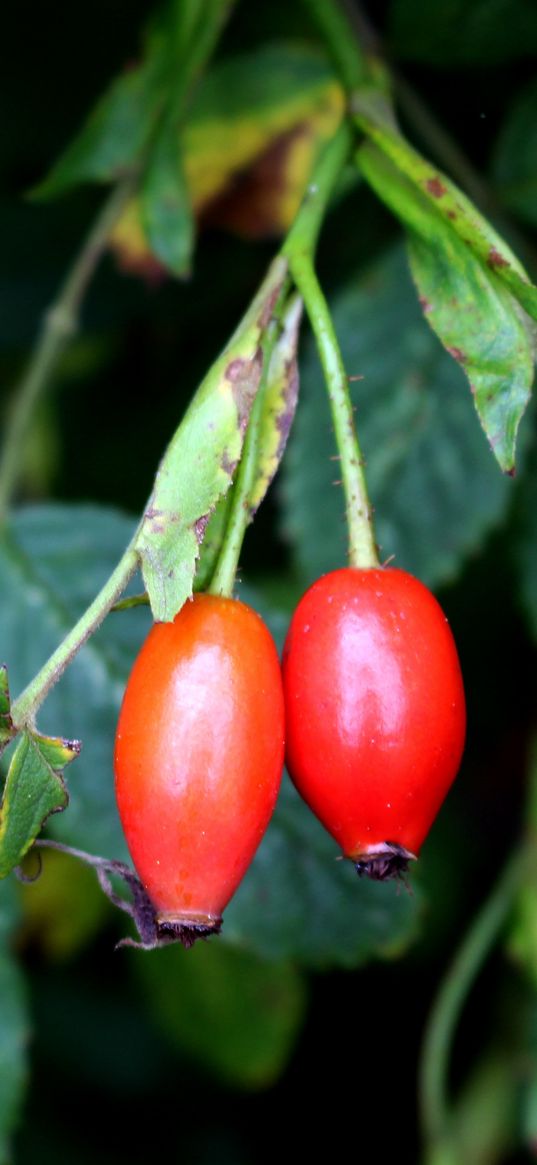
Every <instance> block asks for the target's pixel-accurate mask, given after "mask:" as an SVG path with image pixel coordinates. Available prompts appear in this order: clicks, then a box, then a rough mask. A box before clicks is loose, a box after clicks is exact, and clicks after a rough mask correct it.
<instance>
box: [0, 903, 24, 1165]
mask: <svg viewBox="0 0 537 1165" xmlns="http://www.w3.org/2000/svg"><path fill="white" fill-rule="evenodd" d="M17 921H18V910H17V903H16V895H15V885H14V884H13V882H2V884H1V886H0V1160H1V1161H2V1162H3V1163H4V1162H8V1161H10V1160H11V1154H10V1139H11V1138H10V1134H11V1133H12V1131H13V1129H14V1127H15V1125H16V1122H17V1119H18V1116H19V1112H20V1108H21V1104H22V1101H23V1099H24V1089H25V1085H26V1078H27V1072H28V1066H27V1059H28V1053H27V1049H28V1044H29V1037H30V1025H29V1020H28V1016H27V1006H26V995H25V991H24V979H23V975H22V972H21V970H20V969H19V967H18V966H17V963H16V962H15V960H14V958H13V956H12V955H11V953H10V951H9V940H10V937H11V934H12V932H13V930H14V928H15V925H16V923H17Z"/></svg>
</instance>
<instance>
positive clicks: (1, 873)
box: [0, 731, 79, 878]
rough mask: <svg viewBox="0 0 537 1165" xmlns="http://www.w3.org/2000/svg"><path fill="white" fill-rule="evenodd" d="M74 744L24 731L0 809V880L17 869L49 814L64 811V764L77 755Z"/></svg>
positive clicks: (11, 766)
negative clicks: (14, 868) (15, 867)
mask: <svg viewBox="0 0 537 1165" xmlns="http://www.w3.org/2000/svg"><path fill="white" fill-rule="evenodd" d="M78 751H79V746H78V745H77V744H76V742H74V741H69V742H68V741H63V740H57V739H54V738H53V737H46V736H39V735H38V734H36V733H32V732H28V731H25V732H23V733H22V736H21V739H20V741H19V743H18V745H17V748H16V750H15V752H14V754H13V757H12V758H11V764H10V766H9V769H8V773H7V777H6V782H5V785H4V792H3V796H2V805H1V807H0V878H5V877H6V874H9V872H10V870H12V869H13V867H14V866H18V865H19V864H20V862H21V861H22V858H23V857H24V855H25V854H26V853H27V852H28V850H29V849H30V847H31V846H32V845H33V843H34V841H35V839H36V837H37V835H38V833H40V831H41V829H42V826H43V824H44V822H45V821H46V820H47V817H50V814H51V813H57V812H58V810H61V809H65V807H66V805H67V803H68V795H67V790H66V788H65V785H64V783H63V777H62V772H63V768H64V766H65V765H67V764H69V763H70V761H72V760H74V759H75V757H76V756H78Z"/></svg>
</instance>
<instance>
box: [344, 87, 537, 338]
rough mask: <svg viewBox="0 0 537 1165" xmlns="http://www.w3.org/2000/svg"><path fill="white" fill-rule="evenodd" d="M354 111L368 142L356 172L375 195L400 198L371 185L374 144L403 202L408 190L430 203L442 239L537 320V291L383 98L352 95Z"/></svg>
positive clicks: (386, 185)
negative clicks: (484, 269)
mask: <svg viewBox="0 0 537 1165" xmlns="http://www.w3.org/2000/svg"><path fill="white" fill-rule="evenodd" d="M352 112H353V114H354V119H355V121H356V123H357V124H358V126H359V127H360V129H361V130H362V131H363V132H364V133H365V134H366V135H367V137H368V138H369V142H368V143H366V145H365V146H363V147H361V148H360V150H359V153H358V162H359V165H360V169H361V170H362V172H363V173H364V176H365V177H366V178H367V179H368V181H371V183H372V185H373V186H374V189H375V190H376V192H377V194H378V195H379V197H380V198H382V199H383V200H384V201H385V202H387V204H388V205H389V206H391V207H392V209H394V205H393V204H394V202H395V201H396V200H397V198H398V194H397V191H395V192H394V194H393V195H391V194H390V184H389V183H380V182H377V183H376V184H375V181H374V179H373V176H371V178H370V176H369V172H370V171H371V170H372V167H373V166H374V162H375V149H374V148H373V143H374V147H376V151H377V152H378V154H379V155H380V157H381V158H382V159H384V162H385V163H386V166H385V167H384V173H385V174H386V175H387V174H388V168H387V167H388V165H390V166H391V171H390V172H391V180H392V182H393V184H394V185H395V186H396V187H397V185H398V184H399V185H400V186H401V185H402V184H404V183H406V184H407V187H406V189H407V198H408V197H409V194H410V190H412V191H413V193H414V195H415V197H416V198H418V197H419V195H420V194H421V195H422V198H423V199H424V200H425V201H424V206H426V205H427V204H428V205H429V207H430V210H431V212H432V218H431V223H433V222H435V221H438V219H439V220H440V221H443V223H444V226H445V227H446V228H447V230H448V231H449V236H448V235H445V236H444V237H445V238H446V239H447V238H448V237H449V238H450V239H453V240H454V243H453V245H454V246H456V245H457V242H461V243H463V244H464V245H465V246H466V247H468V249H469V251H470V252H471V253H473V255H474V256H475V258H476V259H477V260H478V261H479V262H480V263H481V264H482V265H484V266H491V267H493V268H494V270H495V271H496V273H497V275H498V277H499V278H500V279H501V281H502V283H503V284H504V285H505V287H506V288H508V289H509V291H510V292H511V294H512V295H513V296H514V297H515V299H517V300H518V303H519V304H520V305H521V307H523V308H524V311H526V312H527V313H528V315H530V316H531V317H532V319H534V320H537V287H535V286H534V285H533V284H532V283H531V282H530V279H529V278H528V275H527V273H526V271H525V270H524V268H523V266H522V264H521V263H520V262H519V260H518V259H517V257H516V255H515V254H514V253H513V251H511V249H510V247H509V246H508V245H507V243H506V242H505V240H504V239H502V238H501V236H500V235H499V234H498V233H497V232H496V231H495V230H494V228H493V227H492V226H491V224H490V223H489V222H488V221H487V219H486V218H484V217H483V215H482V214H480V213H479V211H478V210H477V209H476V207H475V206H474V205H473V203H472V202H471V201H470V199H469V198H467V196H466V195H465V194H463V192H462V190H459V188H458V186H456V185H455V183H454V182H452V181H451V180H450V179H449V178H448V177H447V175H446V174H443V173H440V172H439V171H438V169H437V168H436V167H435V166H433V165H432V164H431V162H429V161H427V159H426V158H423V157H422V155H421V154H420V153H419V152H418V151H417V150H416V149H414V147H413V146H412V145H411V144H410V142H407V141H406V139H405V138H404V137H403V135H402V133H401V132H400V130H399V128H398V126H397V124H396V123H395V120H394V115H393V109H392V107H391V105H390V104H389V102H388V101H387V99H386V94H385V93H384V92H383V91H377V90H372V89H365V90H364V91H362V92H359V93H356V94H353V98H352ZM362 161H363V162H364V165H362ZM370 162H371V165H370V164H369V163H370ZM374 168H375V169H376V170H378V169H379V167H376V166H374ZM422 210H423V207H422ZM396 213H397V211H396ZM435 216H437V218H435ZM422 217H423V214H422ZM429 233H431V232H429ZM432 233H434V232H432ZM433 245H434V243H433Z"/></svg>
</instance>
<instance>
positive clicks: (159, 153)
mask: <svg viewBox="0 0 537 1165" xmlns="http://www.w3.org/2000/svg"><path fill="white" fill-rule="evenodd" d="M141 214H142V223H143V226H144V229H145V232H146V234H147V239H148V242H149V246H150V248H151V251H152V253H153V255H154V256H156V258H157V259H158V260H159V262H160V263H162V265H163V266H164V267H165V268H166V269H167V270H168V271H172V272H173V274H174V275H179V276H185V275H187V274H188V272H189V270H190V263H191V258H192V250H193V246H194V218H193V214H192V209H191V206H190V195H189V192H188V188H187V185H186V180H185V175H184V169H183V158H182V147H181V139H180V135H179V125H178V121H177V118H176V117H175V116H167V117H164V118H163V120H162V123H161V125H160V127H159V130H158V133H157V135H156V138H155V140H154V142H153V144H152V147H151V153H150V155H149V158H148V161H147V166H146V168H145V170H144V175H143V180H142V185H141Z"/></svg>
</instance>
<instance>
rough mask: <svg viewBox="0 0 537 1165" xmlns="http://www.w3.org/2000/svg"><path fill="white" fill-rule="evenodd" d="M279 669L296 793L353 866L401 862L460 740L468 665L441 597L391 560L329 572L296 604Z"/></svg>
mask: <svg viewBox="0 0 537 1165" xmlns="http://www.w3.org/2000/svg"><path fill="white" fill-rule="evenodd" d="M283 679H284V695H285V706H286V739H287V744H286V754H287V757H286V759H287V767H288V769H289V772H290V775H291V777H292V779H293V781H294V783H295V785H296V787H297V789H298V791H299V793H300V794H301V795H302V797H303V798H304V800H305V801H306V802H307V804H308V805H309V806H310V808H311V809H312V810H313V812H314V813H315V814H316V816H317V817H318V818H319V820H320V821H321V822H322V823H323V825H324V826H325V828H326V829H327V830H328V832H329V833H330V834H332V836H333V837H334V838H335V840H336V841H337V842H338V843H339V845H340V846H341V849H342V850H343V854H344V855H345V857H348V858H350V859H351V860H352V861H353V862H354V863H355V865H356V868H357V870H358V873H360V874H368V875H369V876H370V877H372V878H375V879H379V880H381V879H384V878H387V877H394V876H396V875H397V874H400V873H401V872H402V871H404V870H405V869H406V867H407V864H408V861H409V860H411V859H412V858H415V857H417V855H418V853H419V850H420V847H421V845H422V843H423V841H424V839H425V837H426V835H427V833H428V831H429V829H430V826H431V824H432V822H433V820H434V818H435V816H436V814H437V812H438V810H439V808H440V805H441V804H442V801H443V800H444V798H445V796H446V793H447V791H448V789H449V787H450V785H451V783H452V781H453V780H454V778H455V776H456V774H457V770H458V768H459V764H460V760H461V756H462V751H463V747H464V736H465V727H466V712H465V700H464V689H463V682H462V676H461V670H460V665H459V660H458V656H457V650H456V647H455V643H454V640H453V636H452V633H451V631H450V628H449V626H448V623H447V620H446V617H445V615H444V613H443V611H442V609H441V607H440V606H439V604H438V602H437V600H436V599H435V598H434V596H433V595H432V594H431V592H430V591H429V590H427V588H426V587H425V586H424V585H423V584H422V583H421V582H419V581H418V580H417V579H416V578H413V576H412V575H409V574H407V573H406V572H405V571H403V570H399V569H395V568H390V567H384V568H378V569H377V568H373V569H355V568H343V569H341V570H335V571H333V572H332V573H330V574H326V575H324V576H323V577H321V578H320V579H318V580H317V582H315V583H314V584H313V586H312V587H310V589H309V590H308V591H307V592H306V594H305V595H304V596H303V597H302V599H301V601H300V602H299V604H298V607H297V609H296V611H295V613H294V615H293V619H292V622H291V626H290V628H289V632H288V635H287V640H286V643H285V648H284V656H283Z"/></svg>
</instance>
